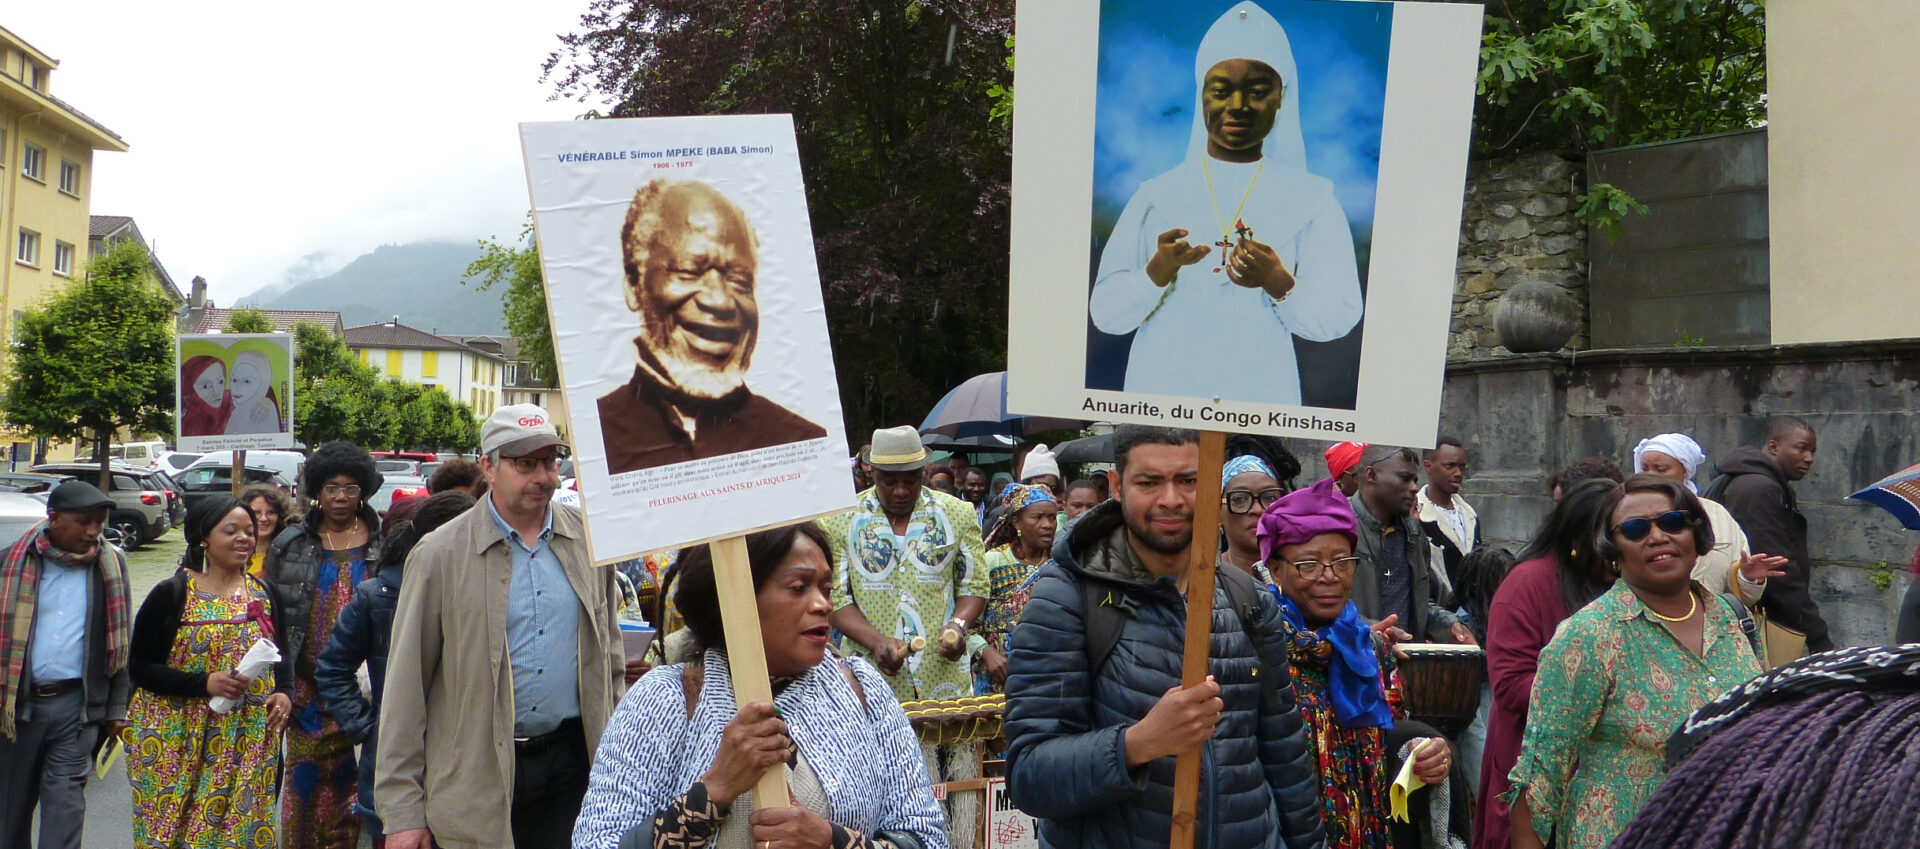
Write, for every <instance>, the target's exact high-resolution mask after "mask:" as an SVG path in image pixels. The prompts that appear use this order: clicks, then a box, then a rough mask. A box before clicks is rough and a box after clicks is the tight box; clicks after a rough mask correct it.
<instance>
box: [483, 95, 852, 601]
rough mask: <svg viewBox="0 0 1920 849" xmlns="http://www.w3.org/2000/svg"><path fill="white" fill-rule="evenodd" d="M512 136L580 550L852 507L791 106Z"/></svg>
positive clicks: (652, 543) (631, 550)
mask: <svg viewBox="0 0 1920 849" xmlns="http://www.w3.org/2000/svg"><path fill="white" fill-rule="evenodd" d="M520 134H521V143H522V147H523V149H524V152H525V155H526V163H527V180H528V184H529V187H530V189H531V192H532V195H533V208H534V223H535V227H536V230H537V232H538V237H539V245H540V258H541V264H542V269H543V270H544V272H545V274H546V284H547V309H548V315H549V317H550V319H551V321H552V327H553V340H554V350H555V353H556V354H557V355H558V358H559V365H560V383H561V387H562V391H563V392H564V393H565V397H566V401H567V407H568V410H569V411H570V414H571V418H572V421H573V432H572V433H569V434H566V436H567V439H568V441H569V442H570V443H571V445H572V448H573V451H574V456H575V467H576V469H577V470H578V471H577V474H578V477H579V487H580V494H581V499H582V501H583V506H584V508H585V511H586V518H587V532H588V536H589V540H590V542H591V547H592V551H593V558H594V560H595V561H596V562H601V563H605V562H610V561H616V560H622V559H625V558H629V557H632V556H634V555H637V554H641V553H645V552H650V551H657V550H660V549H665V548H673V547H679V546H684V545H690V544H693V543H698V542H705V541H709V540H714V539H720V538H723V537H729V536H735V535H738V534H742V533H746V532H748V531H752V530H756V529H760V528H766V527H773V526H777V525H782V524H788V523H791V522H795V521H799V520H801V519H806V518H811V517H814V516H821V515H825V514H828V513H834V512H838V511H841V510H846V509H849V508H851V507H852V506H853V484H852V478H851V476H850V474H849V470H848V460H847V455H848V452H847V440H846V434H845V432H844V425H843V424H842V422H841V418H840V396H839V389H838V384H837V383H836V381H835V379H834V372H833V349H832V347H831V346H830V344H829V342H828V339H827V322H826V307H825V305H824V304H823V302H822V300H821V296H820V275H819V271H818V267H817V266H816V265H815V262H814V253H813V233H812V227H811V226H810V225H809V223H808V217H807V201H806V192H805V189H804V186H803V185H802V183H801V177H800V159H799V155H798V152H797V151H796V149H795V142H794V132H793V120H792V118H791V116H787V115H735V116H715V117H699V118H638V119H618V120H595V121H570V122H560V123H538V124H523V125H521V128H520Z"/></svg>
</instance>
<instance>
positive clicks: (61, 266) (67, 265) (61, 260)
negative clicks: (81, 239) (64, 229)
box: [53, 241, 73, 277]
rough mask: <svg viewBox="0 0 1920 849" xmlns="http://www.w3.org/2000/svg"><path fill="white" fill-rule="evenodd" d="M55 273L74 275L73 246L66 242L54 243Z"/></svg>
mask: <svg viewBox="0 0 1920 849" xmlns="http://www.w3.org/2000/svg"><path fill="white" fill-rule="evenodd" d="M53 273H55V274H59V275H64V276H67V277H71V276H73V246H72V245H69V244H67V243H66V242H61V241H55V242H54V243H53Z"/></svg>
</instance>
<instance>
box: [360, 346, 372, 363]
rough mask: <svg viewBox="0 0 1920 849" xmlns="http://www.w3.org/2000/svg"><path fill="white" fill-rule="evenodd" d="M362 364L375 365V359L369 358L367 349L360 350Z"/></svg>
mask: <svg viewBox="0 0 1920 849" xmlns="http://www.w3.org/2000/svg"><path fill="white" fill-rule="evenodd" d="M360 364H361V365H363V366H370V365H373V358H372V357H371V356H368V354H367V349H365V348H361V349H360Z"/></svg>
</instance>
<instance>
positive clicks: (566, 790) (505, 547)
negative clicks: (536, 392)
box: [374, 404, 625, 849]
mask: <svg viewBox="0 0 1920 849" xmlns="http://www.w3.org/2000/svg"><path fill="white" fill-rule="evenodd" d="M480 444H481V450H482V451H484V452H485V456H484V457H483V458H482V459H481V461H480V468H481V471H482V473H484V474H485V475H486V477H487V481H488V483H489V484H490V485H491V488H490V489H489V491H488V493H487V496H486V497H485V498H483V499H481V501H480V503H479V504H477V505H475V506H474V507H473V509H471V510H468V511H467V512H466V513H465V514H464V515H462V516H460V517H459V518H457V519H454V520H453V521H451V522H448V523H447V524H446V525H444V526H442V527H441V528H440V529H439V530H437V531H434V532H433V533H431V534H429V535H427V537H426V539H423V540H421V541H420V544H419V546H418V547H416V548H414V550H413V554H412V556H410V557H409V558H408V559H407V564H406V570H407V571H406V580H405V582H403V583H402V584H401V589H400V602H399V607H398V609H397V610H395V612H394V620H393V637H392V639H393V643H392V648H391V649H390V651H389V654H388V659H387V682H386V691H385V696H384V699H383V704H382V705H381V711H380V758H379V763H378V764H377V765H376V767H375V790H374V798H375V799H376V805H377V808H378V810H379V813H380V818H381V820H382V821H383V822H384V823H385V825H386V831H387V840H386V845H387V847H388V849H427V848H428V847H432V846H434V845H436V844H437V845H438V846H439V847H441V849H465V848H466V847H474V849H478V847H498V846H517V847H518V849H548V847H564V846H566V845H568V843H569V841H570V840H571V834H572V831H573V821H574V819H575V817H576V816H577V815H578V813H579V810H580V800H581V798H582V797H583V796H585V795H586V790H587V776H588V773H589V772H590V770H591V767H592V757H593V751H594V750H595V749H596V748H597V747H598V746H599V743H600V733H601V731H602V730H604V729H605V728H606V726H607V717H608V716H609V715H610V714H612V712H613V707H614V704H615V703H616V702H617V701H618V700H619V697H620V692H621V688H622V686H623V679H624V675H625V670H624V664H623V658H622V648H621V643H620V639H619V631H618V630H617V629H618V625H617V624H616V622H615V613H614V611H615V607H616V605H617V604H618V602H619V599H620V595H619V592H618V591H617V590H616V589H615V584H614V571H613V570H612V569H611V568H595V567H594V566H593V565H592V558H591V557H590V556H589V555H588V553H587V544H586V536H585V534H584V533H583V531H582V524H581V521H580V513H579V511H578V510H576V509H575V508H573V507H570V506H567V505H562V504H552V503H551V498H552V495H553V490H554V487H556V486H557V485H558V484H559V477H558V467H559V462H560V459H561V458H562V457H564V456H566V446H565V445H564V444H563V443H562V442H561V440H560V436H559V434H558V433H556V432H555V431H554V428H553V425H552V424H551V423H550V420H549V418H548V416H547V413H546V411H545V410H542V409H540V408H539V407H536V406H534V405H531V404H515V405H509V406H505V407H501V408H499V409H498V410H495V411H494V413H493V415H492V416H491V417H489V418H488V419H487V423H486V425H485V426H484V427H483V428H482V431H481V439H480Z"/></svg>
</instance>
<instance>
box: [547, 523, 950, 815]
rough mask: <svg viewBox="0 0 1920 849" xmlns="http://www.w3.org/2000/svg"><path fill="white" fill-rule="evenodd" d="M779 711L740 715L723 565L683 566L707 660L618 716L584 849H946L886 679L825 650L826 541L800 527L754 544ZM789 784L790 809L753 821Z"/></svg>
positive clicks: (687, 598)
mask: <svg viewBox="0 0 1920 849" xmlns="http://www.w3.org/2000/svg"><path fill="white" fill-rule="evenodd" d="M746 543H747V554H748V560H749V563H750V567H751V570H752V573H753V585H754V594H755V601H756V605H757V607H758V610H759V615H760V623H761V640H762V642H763V643H764V646H765V649H766V657H767V673H768V675H769V676H771V677H772V679H773V693H774V699H773V703H772V704H768V703H766V702H753V703H750V704H747V705H744V706H737V705H736V704H735V703H734V696H733V686H732V683H731V680H732V679H731V678H730V676H729V672H728V667H727V635H726V633H725V630H724V629H723V628H722V626H721V619H720V600H719V593H718V590H717V589H716V586H715V580H714V569H713V558H712V555H711V554H710V553H709V549H708V548H707V547H706V546H699V547H697V548H693V549H689V550H688V551H687V552H686V553H685V554H684V555H683V556H682V558H681V561H680V566H679V568H680V570H681V571H680V577H679V579H678V584H679V590H678V593H677V594H676V596H675V601H676V603H677V605H678V607H679V609H680V612H681V614H682V615H683V616H684V617H685V618H686V622H687V628H688V629H689V630H690V631H691V632H692V633H693V636H694V639H695V640H696V641H697V642H698V643H699V644H700V645H701V647H702V648H704V649H705V657H704V659H703V660H702V661H701V662H699V663H688V664H674V665H671V666H662V667H658V668H655V669H654V670H653V671H651V672H648V673H647V674H646V676H645V677H643V678H641V679H640V681H639V683H637V684H635V685H634V686H633V687H632V688H631V689H629V690H628V691H627V694H626V696H625V697H624V698H622V699H621V700H620V707H619V708H618V709H617V710H616V711H615V712H614V714H613V718H612V720H611V721H610V722H609V724H608V726H607V731H606V734H605V735H604V736H603V737H602V739H601V742H600V749H599V752H598V753H597V755H596V756H595V757H594V763H593V778H592V783H591V784H590V785H589V788H588V790H587V797H586V800H585V801H584V802H583V803H582V805H581V810H580V819H579V822H578V823H577V824H576V825H575V827H574V832H573V845H574V846H575V847H580V849H628V848H629V847H641V849H645V847H667V846H672V847H694V848H695V849H697V847H705V846H713V847H725V848H726V849H733V847H747V846H751V847H753V849H844V847H897V849H946V847H947V846H948V841H947V834H946V823H945V821H944V819H943V817H942V816H941V813H940V807H939V805H938V803H936V802H935V801H934V799H933V791H932V789H931V787H930V786H929V784H928V780H927V773H926V769H925V767H924V765H923V763H922V761H921V758H920V743H919V740H918V738H916V737H915V736H914V733H913V730H912V728H911V727H909V726H908V724H907V717H906V714H905V713H904V712H903V711H901V709H900V705H899V703H898V702H897V701H895V700H894V697H893V691H892V689H891V688H890V687H888V685H887V681H886V679H885V678H883V677H881V676H880V673H879V672H878V671H876V670H875V669H874V668H873V667H872V666H870V665H868V664H867V663H866V661H864V660H859V659H852V660H845V659H841V658H838V657H835V656H833V655H832V653H830V652H829V651H828V649H827V640H828V636H829V632H830V628H829V626H828V624H827V614H828V613H830V612H831V611H832V606H831V602H830V601H829V588H830V587H831V585H832V581H833V569H832V567H831V565H829V564H828V562H827V537H826V534H824V533H822V532H821V530H820V528H819V527H818V526H817V525H815V524H813V523H812V522H804V523H801V524H799V525H792V526H788V527H785V528H779V529H775V530H771V531H764V532H761V533H757V534H751V535H749V536H748V537H747V538H746ZM772 768H779V769H784V770H785V771H786V777H787V783H788V786H789V787H790V788H791V790H792V795H793V806H792V807H788V808H776V809H771V810H764V809H763V810H755V809H754V807H753V800H752V792H751V791H752V788H753V785H754V783H755V781H756V780H757V779H758V778H759V776H760V775H761V774H762V773H763V772H765V771H766V770H768V769H772Z"/></svg>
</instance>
